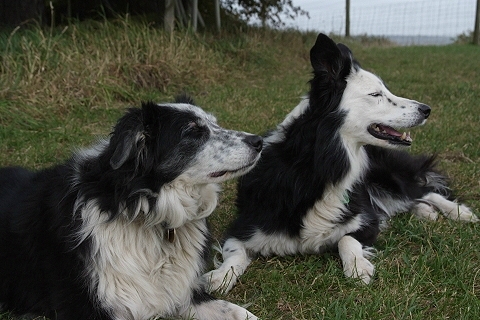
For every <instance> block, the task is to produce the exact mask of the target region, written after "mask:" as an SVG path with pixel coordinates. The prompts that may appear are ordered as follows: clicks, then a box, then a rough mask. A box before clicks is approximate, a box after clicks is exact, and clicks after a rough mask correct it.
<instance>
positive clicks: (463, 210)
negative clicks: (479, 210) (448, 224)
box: [414, 192, 480, 222]
mask: <svg viewBox="0 0 480 320" xmlns="http://www.w3.org/2000/svg"><path fill="white" fill-rule="evenodd" d="M422 200H423V201H424V202H426V203H428V204H431V205H432V206H433V207H435V208H437V209H438V210H439V211H440V212H441V213H442V214H443V215H444V216H445V217H447V218H449V219H453V220H460V221H470V222H478V221H480V219H479V218H478V217H477V216H476V215H475V214H474V213H473V212H472V211H471V210H470V208H468V207H467V206H465V205H464V204H458V203H456V202H453V201H450V200H447V199H445V198H444V197H443V196H441V195H440V194H438V193H434V192H431V193H429V194H427V195H425V196H424V197H423V198H422ZM426 203H422V202H420V203H418V204H416V205H415V207H414V212H415V214H416V215H417V216H421V217H424V218H425V217H428V215H429V213H428V212H429V211H430V212H431V211H432V210H433V211H434V209H433V208H430V209H428V208H427V207H428V206H429V205H427V204H426ZM431 216H432V217H433V218H436V217H435V216H434V215H431Z"/></svg>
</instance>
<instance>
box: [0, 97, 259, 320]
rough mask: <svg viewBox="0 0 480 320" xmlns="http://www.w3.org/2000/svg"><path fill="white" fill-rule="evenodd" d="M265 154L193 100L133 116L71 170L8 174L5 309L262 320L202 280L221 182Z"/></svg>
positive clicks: (0, 244) (77, 315)
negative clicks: (210, 289) (212, 291)
mask: <svg viewBox="0 0 480 320" xmlns="http://www.w3.org/2000/svg"><path fill="white" fill-rule="evenodd" d="M262 145H263V143H262V138H261V137H258V136H256V135H251V134H247V133H244V132H238V131H231V130H226V129H223V128H221V127H219V126H218V125H217V124H216V119H215V118H214V117H213V116H212V115H210V114H207V113H205V112H204V111H203V110H202V109H200V108H199V107H197V106H195V105H193V102H192V101H191V100H190V99H189V98H187V97H183V98H181V99H180V100H177V101H176V103H172V104H160V105H157V104H153V103H145V104H143V105H142V107H141V108H132V109H129V110H128V112H127V113H126V114H125V115H124V116H123V117H122V118H121V119H120V120H119V121H118V123H117V124H116V125H115V127H114V129H113V132H112V133H111V135H110V137H109V138H108V139H105V140H102V141H100V142H99V143H98V144H97V145H95V146H94V147H93V148H91V149H88V150H83V151H78V152H76V153H75V154H74V155H73V157H72V158H71V159H69V160H68V161H67V162H66V163H64V164H61V165H57V166H54V167H52V168H49V169H45V170H41V171H38V172H32V171H28V170H26V169H23V168H18V167H11V168H3V169H1V170H0V261H1V263H0V304H1V306H2V307H3V308H4V309H6V310H11V311H13V312H15V313H18V314H25V313H28V314H43V315H46V316H47V317H49V318H50V319H52V320H53V319H59V320H60V319H63V320H74V319H82V320H86V319H89V320H92V319H119V320H120V319H123V320H125V319H128V320H133V319H149V318H151V317H154V316H160V317H168V316H180V317H183V318H187V319H203V320H212V319H217V320H224V319H232V320H233V319H238V320H240V319H241V320H244V319H257V318H256V317H255V316H254V315H252V314H251V313H250V312H248V311H247V310H246V309H244V308H242V307H240V306H237V305H235V304H232V303H229V302H226V301H222V300H216V299H215V298H213V297H212V296H210V295H209V294H207V293H206V291H205V289H204V287H205V283H204V282H203V281H202V277H201V275H202V274H203V272H204V266H205V265H206V262H205V259H206V253H207V252H208V250H209V248H210V245H209V232H208V229H207V224H206V217H208V216H209V215H210V214H211V213H212V211H213V210H214V209H215V206H216V205H217V193H218V192H219V187H218V185H217V183H218V182H221V181H224V180H227V179H230V178H233V177H236V176H239V175H241V174H244V173H246V172H247V171H249V170H250V169H251V168H252V167H253V166H254V165H255V164H256V162H257V160H258V159H259V157H260V153H261V150H262Z"/></svg>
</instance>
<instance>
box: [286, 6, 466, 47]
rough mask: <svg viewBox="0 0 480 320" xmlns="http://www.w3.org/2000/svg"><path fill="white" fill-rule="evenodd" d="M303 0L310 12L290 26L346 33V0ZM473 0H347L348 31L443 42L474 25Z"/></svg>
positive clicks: (413, 41)
mask: <svg viewBox="0 0 480 320" xmlns="http://www.w3.org/2000/svg"><path fill="white" fill-rule="evenodd" d="M332 2H333V1H318V0H303V1H297V3H298V4H299V5H300V6H301V7H302V8H303V9H305V10H307V11H308V12H309V14H310V19H307V18H306V17H299V18H297V19H296V20H295V22H294V23H293V24H292V25H291V26H293V27H297V28H299V29H301V30H315V31H322V32H327V33H335V34H345V20H346V12H345V3H346V1H345V0H344V1H336V2H335V3H332ZM475 8H476V0H403V1H402V0H398V1H387V0H384V1H382V0H370V1H362V2H360V1H355V0H353V1H351V2H350V34H351V35H364V34H366V35H373V36H384V37H387V38H390V39H392V40H393V41H396V42H399V43H401V44H445V43H450V42H452V41H453V39H455V38H456V37H457V36H459V35H461V34H465V33H469V32H471V31H472V30H473V29H474V25H475Z"/></svg>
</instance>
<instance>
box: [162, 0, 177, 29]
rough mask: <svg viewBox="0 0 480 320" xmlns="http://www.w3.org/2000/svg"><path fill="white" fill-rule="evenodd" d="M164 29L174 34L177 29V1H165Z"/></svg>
mask: <svg viewBox="0 0 480 320" xmlns="http://www.w3.org/2000/svg"><path fill="white" fill-rule="evenodd" d="M163 27H164V28H165V31H167V32H173V29H174V27H175V0H165V15H164V17H163Z"/></svg>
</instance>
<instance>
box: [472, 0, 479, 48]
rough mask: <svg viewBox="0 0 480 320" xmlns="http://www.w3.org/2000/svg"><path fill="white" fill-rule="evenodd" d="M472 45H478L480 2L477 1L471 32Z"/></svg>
mask: <svg viewBox="0 0 480 320" xmlns="http://www.w3.org/2000/svg"><path fill="white" fill-rule="evenodd" d="M473 44H475V45H477V46H478V45H479V44H480V0H477V10H476V14H475V28H474V31H473Z"/></svg>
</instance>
